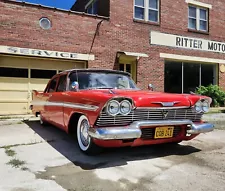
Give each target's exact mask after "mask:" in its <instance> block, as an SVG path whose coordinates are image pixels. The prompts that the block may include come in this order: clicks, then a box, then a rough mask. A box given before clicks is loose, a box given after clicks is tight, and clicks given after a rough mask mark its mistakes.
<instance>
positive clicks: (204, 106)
mask: <svg viewBox="0 0 225 191" xmlns="http://www.w3.org/2000/svg"><path fill="white" fill-rule="evenodd" d="M209 108H210V103H209V102H208V101H207V100H199V101H197V103H196V104H195V110H196V111H197V112H198V113H201V112H204V113H206V112H208V111H209Z"/></svg>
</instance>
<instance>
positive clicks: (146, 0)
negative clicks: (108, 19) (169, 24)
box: [133, 0, 161, 24]
mask: <svg viewBox="0 0 225 191" xmlns="http://www.w3.org/2000/svg"><path fill="white" fill-rule="evenodd" d="M133 3H134V4H133V18H134V20H137V21H145V22H149V23H154V24H159V23H160V12H161V9H160V7H161V6H160V5H161V0H157V4H158V9H155V8H151V7H149V0H144V7H142V6H139V5H136V4H135V0H134V1H133ZM136 7H138V8H143V9H144V19H140V18H136V17H135V8H136ZM149 10H152V11H157V13H158V14H157V17H158V20H157V21H153V20H149V12H150V11H149Z"/></svg>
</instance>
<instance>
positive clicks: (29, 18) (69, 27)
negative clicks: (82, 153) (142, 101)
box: [0, 0, 225, 91]
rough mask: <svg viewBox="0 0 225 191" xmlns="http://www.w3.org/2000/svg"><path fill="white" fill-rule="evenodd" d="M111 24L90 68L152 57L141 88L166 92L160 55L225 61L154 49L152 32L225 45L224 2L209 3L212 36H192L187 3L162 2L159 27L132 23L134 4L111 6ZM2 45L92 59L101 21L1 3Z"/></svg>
mask: <svg viewBox="0 0 225 191" xmlns="http://www.w3.org/2000/svg"><path fill="white" fill-rule="evenodd" d="M110 2H111V3H110V20H106V19H104V20H103V22H102V24H101V26H100V28H99V33H98V35H97V36H96V38H95V43H94V46H93V49H92V51H91V53H92V54H94V55H95V56H96V60H95V61H91V62H89V67H91V68H99V67H100V68H107V69H113V68H115V60H116V53H117V51H129V52H140V53H146V54H148V55H149V58H141V59H140V60H139V61H138V66H137V68H138V70H137V73H138V76H137V83H138V85H139V87H142V88H146V87H147V84H148V83H152V84H154V85H155V86H156V87H157V90H158V91H163V90H164V59H161V58H159V54H160V53H170V54H180V55H187V56H199V57H209V58H216V59H224V60H225V54H219V53H212V52H203V51H193V50H185V49H178V48H171V47H163V46H156V45H150V44H149V40H150V39H149V38H150V37H149V36H150V35H149V34H150V31H151V30H154V31H161V32H165V33H171V34H178V35H185V36H190V37H198V38H204V39H210V40H215V41H222V42H225V33H224V31H225V20H224V18H225V12H224V10H223V7H224V6H225V2H224V0H217V1H213V2H212V1H210V0H201V2H205V3H210V4H212V3H213V4H212V5H213V8H212V9H211V10H210V12H209V14H210V19H209V34H199V33H193V32H188V29H187V24H188V23H187V22H188V19H187V15H188V6H187V4H186V3H185V0H177V1H174V0H161V19H160V20H161V21H160V25H159V26H157V25H152V24H150V23H142V22H136V21H133V1H132V0H123V1H121V0H111V1H110ZM0 14H1V17H0V31H1V35H0V45H8V46H18V47H27V48H36V49H47V50H58V51H69V52H77V53H84V54H85V53H89V51H90V47H91V44H92V40H93V37H94V34H95V31H96V26H97V24H98V23H99V22H100V21H101V19H100V18H96V17H90V16H84V15H82V14H74V13H70V12H63V11H57V10H54V9H47V8H41V7H38V6H30V5H22V4H20V3H9V2H6V1H5V2H3V1H1V2H0ZM41 17H48V18H49V19H50V20H51V21H52V28H51V29H50V30H43V29H41V28H40V27H39V19H40V18H41ZM219 84H220V85H221V87H223V88H224V89H225V74H222V73H219Z"/></svg>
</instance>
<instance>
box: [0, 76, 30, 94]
mask: <svg viewBox="0 0 225 191" xmlns="http://www.w3.org/2000/svg"><path fill="white" fill-rule="evenodd" d="M28 82H29V80H28V79H22V78H6V77H5V78H1V77H0V91H1V90H24V91H28Z"/></svg>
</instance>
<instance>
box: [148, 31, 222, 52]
mask: <svg viewBox="0 0 225 191" xmlns="http://www.w3.org/2000/svg"><path fill="white" fill-rule="evenodd" d="M150 38H151V42H150V43H151V44H152V45H153V44H154V45H162V46H170V47H176V48H185V49H192V50H202V51H209V52H217V53H225V43H223V42H216V41H210V40H206V39H200V38H193V37H185V36H178V35H172V34H166V33H160V32H156V31H151V33H150Z"/></svg>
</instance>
